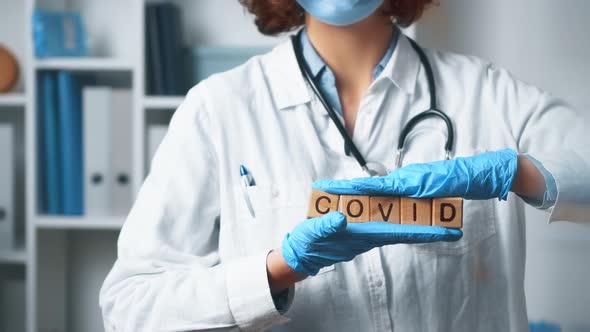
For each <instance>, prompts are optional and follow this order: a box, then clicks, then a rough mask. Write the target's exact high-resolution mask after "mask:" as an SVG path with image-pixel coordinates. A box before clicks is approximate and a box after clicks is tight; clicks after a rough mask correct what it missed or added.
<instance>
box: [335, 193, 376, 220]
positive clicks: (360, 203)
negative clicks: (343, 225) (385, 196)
mask: <svg viewBox="0 0 590 332" xmlns="http://www.w3.org/2000/svg"><path fill="white" fill-rule="evenodd" d="M338 210H339V211H340V212H342V214H344V215H345V216H346V220H347V221H348V222H366V221H369V220H370V219H371V218H370V217H371V210H370V207H369V196H355V195H342V196H340V208H339V209H338Z"/></svg>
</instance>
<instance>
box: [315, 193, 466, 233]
mask: <svg viewBox="0 0 590 332" xmlns="http://www.w3.org/2000/svg"><path fill="white" fill-rule="evenodd" d="M332 211H340V212H341V213H342V214H344V215H345V216H346V220H347V221H348V222H367V221H385V222H390V223H393V224H404V225H424V226H443V227H447V228H462V227H463V199H462V198H459V197H449V198H434V199H424V198H419V199H418V198H407V197H394V196H356V195H333V194H328V193H326V192H323V191H319V190H314V191H312V193H311V200H310V201H309V208H308V212H307V217H308V218H315V217H320V216H322V215H324V214H327V213H330V212H332Z"/></svg>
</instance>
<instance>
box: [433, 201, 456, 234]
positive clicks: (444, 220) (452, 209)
mask: <svg viewBox="0 0 590 332" xmlns="http://www.w3.org/2000/svg"><path fill="white" fill-rule="evenodd" d="M432 225H434V226H443V227H448V228H461V227H463V199H462V198H460V197H450V198H435V199H433V200H432Z"/></svg>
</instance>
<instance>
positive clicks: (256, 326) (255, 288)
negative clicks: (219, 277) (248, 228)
mask: <svg viewBox="0 0 590 332" xmlns="http://www.w3.org/2000/svg"><path fill="white" fill-rule="evenodd" d="M267 255H268V252H264V253H262V254H259V255H255V256H251V257H246V258H243V259H239V260H237V261H235V262H232V263H230V264H229V265H228V267H227V279H226V283H227V295H228V298H229V306H230V310H231V312H232V314H233V316H234V319H235V320H236V324H237V325H238V327H239V328H240V330H241V331H261V330H265V329H267V328H269V327H271V326H273V325H277V324H282V323H286V322H288V321H289V319H288V318H287V317H285V316H283V315H281V313H279V311H278V310H277V308H276V307H275V304H274V301H273V298H272V295H271V292H270V286H269V284H268V277H267V272H266V256H267ZM290 293H292V290H290ZM290 295H292V294H290Z"/></svg>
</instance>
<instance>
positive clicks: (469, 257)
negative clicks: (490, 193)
mask: <svg viewBox="0 0 590 332" xmlns="http://www.w3.org/2000/svg"><path fill="white" fill-rule="evenodd" d="M427 54H428V56H429V58H430V61H431V62H432V66H433V69H434V75H435V78H436V84H437V88H438V94H439V95H438V96H439V97H438V103H439V105H440V108H441V109H442V110H444V111H445V112H446V113H447V114H448V115H449V116H450V117H451V118H452V120H453V121H454V124H455V131H456V133H455V134H456V146H455V150H454V155H455V156H471V155H474V154H476V153H480V152H484V151H490V150H497V149H503V148H513V149H515V150H517V151H518V152H519V153H529V154H530V155H532V156H533V157H535V158H536V159H538V160H539V161H540V162H541V163H543V165H544V166H545V167H546V168H547V169H548V170H549V171H550V172H551V173H552V174H553V176H554V177H555V179H556V181H557V186H558V189H559V196H558V199H557V203H556V205H555V207H554V208H553V209H552V213H551V214H548V219H549V220H552V221H553V220H572V221H582V220H584V219H590V217H589V216H590V208H589V202H590V197H589V196H590V195H589V194H588V193H589V192H590V188H589V186H590V153H589V149H588V143H587V142H588V137H589V134H588V133H587V132H585V130H587V125H588V122H587V121H586V120H583V118H582V114H581V113H580V112H578V111H576V110H575V109H573V108H571V107H570V106H568V105H567V104H565V103H564V102H563V101H561V100H559V99H556V98H554V97H552V96H550V95H549V94H547V93H545V92H543V91H540V90H539V89H536V88H534V87H532V86H530V85H527V84H525V83H523V82H521V81H518V80H516V79H515V78H514V77H512V76H511V75H510V74H509V73H508V72H507V71H505V70H502V69H498V68H495V67H494V66H493V65H492V64H490V63H487V62H484V61H482V60H480V59H477V58H474V57H467V56H461V55H456V54H450V53H442V52H435V51H431V50H427ZM428 105H429V93H428V88H427V83H426V78H425V76H424V71H423V69H422V67H421V64H420V62H419V59H418V57H417V55H416V53H415V52H414V51H413V50H412V48H411V46H410V45H409V42H408V40H407V39H406V38H405V37H402V38H400V41H399V44H398V47H397V49H396V51H395V53H394V55H393V56H392V58H391V60H390V62H389V63H388V65H387V66H386V68H385V69H384V70H383V72H382V73H381V75H380V76H379V77H378V78H377V79H376V80H375V81H374V82H373V83H372V84H371V86H370V88H369V90H368V92H367V94H366V96H365V97H364V98H363V100H362V102H361V108H360V111H359V114H358V118H357V123H356V128H355V132H354V141H355V143H356V144H357V146H358V147H359V149H360V151H361V152H362V153H363V155H364V156H365V157H366V159H367V160H368V161H372V160H374V161H379V162H384V163H385V164H386V165H387V166H388V167H390V168H393V165H394V155H395V147H396V146H397V141H398V136H399V133H400V130H401V128H402V126H403V125H404V124H405V123H407V121H408V119H409V118H410V117H411V116H413V115H415V114H417V113H418V112H421V111H424V110H425V109H426V108H427V107H428ZM445 138H446V132H445V129H444V125H443V124H442V123H441V122H440V121H438V120H436V119H431V120H427V121H424V122H423V123H420V124H419V125H418V126H417V127H416V128H415V129H414V131H413V132H412V133H411V134H410V136H409V137H408V143H407V144H408V145H407V153H406V155H405V159H404V164H409V163H413V162H425V161H432V160H438V159H442V158H443V155H444V153H443V145H444V141H445ZM343 148H344V143H343V139H342V137H341V136H340V135H339V134H338V132H337V130H336V128H335V126H334V124H333V123H332V122H331V121H330V119H329V117H328V116H327V115H326V112H325V110H324V109H323V108H322V106H321V104H319V103H318V102H317V100H316V99H315V98H314V96H313V94H312V92H311V90H310V89H309V88H308V87H307V86H306V83H305V82H304V79H303V78H302V76H301V74H300V72H299V69H298V67H297V64H296V60H295V57H294V53H293V50H292V47H291V44H290V42H285V43H282V44H281V45H279V46H277V47H276V48H275V49H274V50H272V51H271V52H270V53H268V54H266V55H263V56H260V57H255V58H253V59H251V60H250V61H248V62H247V63H246V64H244V65H242V66H240V67H238V68H236V69H234V70H231V71H229V72H226V73H223V74H219V75H214V76H212V77H211V78H209V79H207V80H206V81H204V82H202V83H200V84H199V85H197V86H196V87H194V88H193V89H192V90H191V91H190V92H189V94H188V96H187V97H186V99H185V101H184V102H183V104H182V106H180V108H179V109H178V110H177V111H176V114H175V115H174V117H173V119H172V122H171V125H170V130H169V132H168V134H167V136H166V138H165V139H164V141H163V143H162V145H161V146H160V148H159V150H158V152H157V154H156V156H155V158H154V161H153V167H152V169H151V172H150V174H149V176H148V178H147V180H146V181H145V184H144V185H143V187H142V189H141V191H140V193H139V197H138V199H137V201H136V203H135V205H134V207H133V209H132V210H131V213H130V215H129V217H128V219H127V221H126V223H125V225H124V227H123V230H122V232H121V236H120V239H119V244H118V245H119V252H118V255H119V256H118V260H117V262H116V263H115V265H114V267H113V269H112V271H111V273H110V274H109V276H108V277H107V279H106V281H105V283H104V286H103V288H102V290H101V295H100V303H101V307H102V311H103V315H104V322H105V327H106V329H107V330H108V331H186V330H199V329H214V328H221V329H228V330H244V331H258V330H262V329H265V328H271V329H272V330H274V331H494V332H496V331H524V330H527V313H526V304H525V294H524V288H523V279H524V266H525V229H524V228H525V223H524V217H523V211H524V210H523V209H524V203H523V201H522V200H521V199H520V198H519V197H517V196H515V195H513V194H511V195H510V196H509V199H508V201H507V202H506V201H503V202H500V201H498V200H487V201H466V202H465V206H464V228H463V231H464V236H463V238H462V239H461V240H460V241H458V242H454V243H434V244H423V245H393V246H387V247H384V248H380V249H374V250H372V251H370V252H368V253H366V254H363V255H360V256H358V257H356V258H355V259H354V260H353V261H351V262H346V263H339V264H336V265H334V266H332V267H329V268H326V269H324V270H323V271H322V272H321V273H320V274H319V275H317V276H315V277H311V278H308V279H307V280H305V281H302V282H300V283H297V284H296V285H295V287H294V289H292V290H291V293H290V295H291V302H290V304H289V309H288V311H287V312H286V313H284V315H283V314H281V313H279V312H277V310H276V309H275V306H274V303H273V300H272V298H271V295H270V291H269V285H268V282H267V276H266V256H267V253H268V252H269V250H271V249H273V248H277V247H280V245H281V241H282V240H283V238H284V236H285V234H286V233H287V232H289V231H291V230H292V229H293V228H294V227H295V226H296V225H297V224H298V223H300V222H301V221H302V220H304V219H305V216H306V209H307V203H308V199H309V194H310V191H311V184H312V182H313V181H314V180H317V179H321V178H352V177H360V176H363V173H362V171H361V170H360V167H359V166H358V164H357V162H356V161H355V159H354V158H352V157H347V156H346V155H345V153H344V149H343ZM241 164H243V165H245V166H246V167H247V168H248V169H249V170H250V171H251V173H252V175H253V177H254V179H255V181H256V186H253V187H250V188H249V189H248V190H249V195H250V197H251V199H252V201H253V205H254V209H255V212H256V218H252V217H251V216H250V214H249V213H248V210H247V207H246V204H245V202H244V200H243V196H242V188H241V182H240V177H239V175H240V173H239V168H240V165H241ZM539 222H542V221H539Z"/></svg>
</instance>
